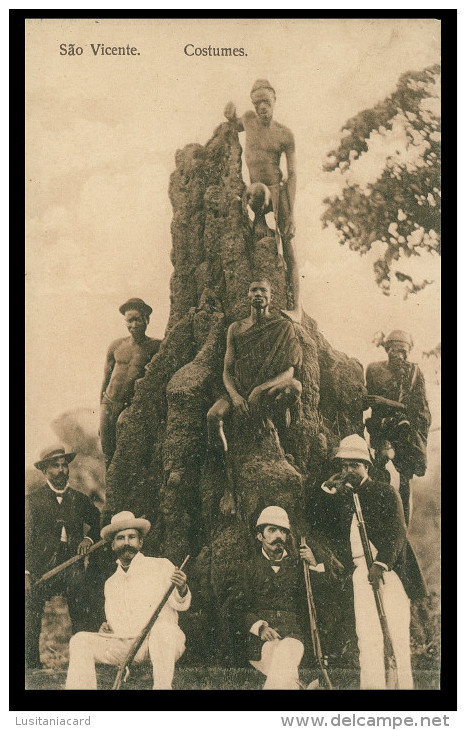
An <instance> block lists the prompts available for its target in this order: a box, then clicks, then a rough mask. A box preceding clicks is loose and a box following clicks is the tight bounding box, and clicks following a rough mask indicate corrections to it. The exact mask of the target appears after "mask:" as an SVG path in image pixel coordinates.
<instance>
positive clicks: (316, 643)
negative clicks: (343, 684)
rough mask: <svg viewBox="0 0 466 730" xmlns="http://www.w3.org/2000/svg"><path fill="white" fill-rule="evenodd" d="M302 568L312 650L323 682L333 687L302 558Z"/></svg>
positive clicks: (302, 543)
mask: <svg viewBox="0 0 466 730" xmlns="http://www.w3.org/2000/svg"><path fill="white" fill-rule="evenodd" d="M301 547H307V544H306V538H305V537H301ZM303 568H304V583H305V585H306V598H307V607H308V610H309V621H310V624H311V639H312V648H313V650H314V656H315V658H316V659H317V663H318V664H319V668H320V671H321V673H322V676H323V678H324V682H325V684H326V685H327V689H333V685H332V683H331V681H330V677H329V676H328V672H327V667H326V660H325V658H324V655H323V654H322V646H321V643H320V636H319V631H318V628H317V612H316V605H315V603H314V596H313V594H312V586H311V576H310V575H309V566H308V564H307V562H306V561H305V560H303Z"/></svg>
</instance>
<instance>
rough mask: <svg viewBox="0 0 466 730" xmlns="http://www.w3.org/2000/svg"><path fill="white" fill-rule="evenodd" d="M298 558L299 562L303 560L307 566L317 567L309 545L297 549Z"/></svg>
mask: <svg viewBox="0 0 466 730" xmlns="http://www.w3.org/2000/svg"><path fill="white" fill-rule="evenodd" d="M299 557H300V558H301V560H305V561H306V563H308V565H317V560H316V559H315V557H314V553H313V552H312V550H311V548H310V547H309V545H302V546H301V547H300V548H299Z"/></svg>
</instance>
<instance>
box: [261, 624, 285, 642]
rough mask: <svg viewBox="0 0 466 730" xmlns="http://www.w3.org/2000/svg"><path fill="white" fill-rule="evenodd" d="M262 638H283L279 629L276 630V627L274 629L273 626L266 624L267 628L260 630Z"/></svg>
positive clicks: (272, 639) (263, 639) (266, 639)
mask: <svg viewBox="0 0 466 730" xmlns="http://www.w3.org/2000/svg"><path fill="white" fill-rule="evenodd" d="M260 638H261V639H262V641H275V639H281V638H282V637H281V636H280V634H279V633H278V631H275V629H272V627H271V626H266V627H265V629H262V631H261V632H260Z"/></svg>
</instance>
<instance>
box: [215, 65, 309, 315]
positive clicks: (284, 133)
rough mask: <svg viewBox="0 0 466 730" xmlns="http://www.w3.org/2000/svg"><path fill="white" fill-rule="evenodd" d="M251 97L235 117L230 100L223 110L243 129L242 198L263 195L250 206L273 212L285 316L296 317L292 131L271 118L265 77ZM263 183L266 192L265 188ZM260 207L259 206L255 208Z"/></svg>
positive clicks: (271, 101) (269, 90)
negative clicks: (288, 299)
mask: <svg viewBox="0 0 466 730" xmlns="http://www.w3.org/2000/svg"><path fill="white" fill-rule="evenodd" d="M251 100H252V103H253V105H254V109H255V111H247V112H245V113H244V114H243V116H242V117H237V115H236V107H235V105H234V104H233V102H231V101H230V102H228V104H227V105H226V107H225V110H224V114H225V116H226V118H227V119H228V121H229V122H231V123H232V124H234V125H235V127H236V129H237V130H238V132H242V131H245V132H246V149H245V159H246V164H247V166H248V170H249V176H250V178H251V185H250V186H249V188H248V189H247V191H246V200H247V202H248V204H250V202H249V200H248V197H249V198H250V199H251V202H253V201H257V198H258V196H259V198H261V197H263V198H264V201H263V204H262V205H259V207H258V205H257V203H254V202H253V205H252V206H251V208H252V210H253V211H254V213H255V214H257V213H258V212H261V213H267V212H269V211H272V210H273V212H274V215H275V222H276V225H277V227H278V229H279V231H280V236H281V240H282V245H283V256H284V259H285V263H286V266H287V277H288V284H289V285H290V287H291V290H292V292H293V298H294V306H295V310H294V311H293V312H288V314H289V316H291V317H292V318H293V319H297V320H298V321H299V318H300V312H301V304H300V296H299V274H298V263H297V255H296V247H295V243H294V241H293V238H294V236H295V228H296V227H295V221H294V216H293V209H294V202H295V197H296V154H295V142H294V137H293V133H292V132H291V130H290V129H288V127H285V126H284V125H283V124H279V123H278V122H276V121H275V120H274V119H273V110H274V107H275V101H276V96H275V90H274V89H273V87H272V86H271V85H270V83H269V82H268V81H267V80H266V79H258V80H257V81H256V82H255V83H254V85H253V87H252V90H251ZM283 152H284V153H285V157H286V166H287V179H286V180H283V173H282V171H281V169H280V159H281V156H282V153H283ZM263 186H267V187H268V188H269V190H270V196H269V195H267V191H266V190H263V189H262V190H261V188H263ZM259 208H260V210H259Z"/></svg>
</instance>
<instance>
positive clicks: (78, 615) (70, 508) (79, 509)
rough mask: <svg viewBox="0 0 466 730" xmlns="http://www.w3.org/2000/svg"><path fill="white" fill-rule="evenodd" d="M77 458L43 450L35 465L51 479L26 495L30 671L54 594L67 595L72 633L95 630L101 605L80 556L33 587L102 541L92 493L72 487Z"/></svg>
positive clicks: (59, 449)
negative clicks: (47, 604) (96, 601)
mask: <svg viewBox="0 0 466 730" xmlns="http://www.w3.org/2000/svg"><path fill="white" fill-rule="evenodd" d="M75 456H76V454H75V453H74V452H66V450H65V449H64V448H63V446H54V447H49V448H47V449H44V450H43V451H42V452H41V455H40V459H39V461H36V463H35V464H34V466H35V467H36V469H39V470H40V471H41V472H42V473H43V474H44V477H45V479H46V482H47V483H46V484H45V486H43V487H40V488H39V489H36V490H35V491H34V492H32V493H31V494H29V495H28V496H27V497H26V511H25V523H26V525H25V527H26V544H25V553H26V555H25V557H26V580H25V583H26V585H25V589H26V617H25V618H26V665H27V667H28V668H30V669H34V668H40V666H41V664H40V657H39V637H40V632H41V623H42V614H43V612H44V606H45V602H46V601H47V600H50V598H52V596H56V595H62V596H64V597H65V598H66V600H67V602H68V609H69V613H70V619H71V626H72V631H73V632H76V631H82V630H83V629H92V628H97V627H96V626H95V625H94V623H95V622H94V620H93V614H95V612H96V609H97V606H94V607H93V608H92V607H91V605H90V604H91V603H93V597H94V596H93V592H94V588H95V585H94V583H93V581H92V580H90V578H89V575H90V573H91V572H92V570H91V564H89V569H88V570H87V571H86V572H85V570H84V560H82V561H81V562H80V563H78V564H77V565H74V566H72V567H70V568H68V569H67V570H65V571H63V573H61V574H60V575H57V576H56V577H55V578H53V579H51V580H50V581H48V582H46V583H44V584H42V585H40V586H39V587H34V583H35V581H37V580H38V579H39V578H40V577H41V576H42V575H43V574H44V573H46V572H47V571H49V570H51V569H52V568H55V567H56V566H57V565H60V564H61V563H64V562H65V561H66V560H68V559H69V558H71V557H73V556H74V555H76V554H85V553H87V551H88V550H89V548H90V547H91V545H92V544H93V543H94V542H95V541H96V540H98V539H99V522H100V513H99V510H98V509H97V507H96V506H95V505H94V504H93V502H92V501H91V500H90V499H89V497H87V496H86V495H85V494H82V492H78V491H77V490H75V489H72V488H71V487H70V486H69V485H68V477H69V464H70V462H72V461H73V459H74V458H75ZM91 560H92V558H91ZM95 577H96V576H95V575H93V578H95ZM97 625H98V622H97Z"/></svg>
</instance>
